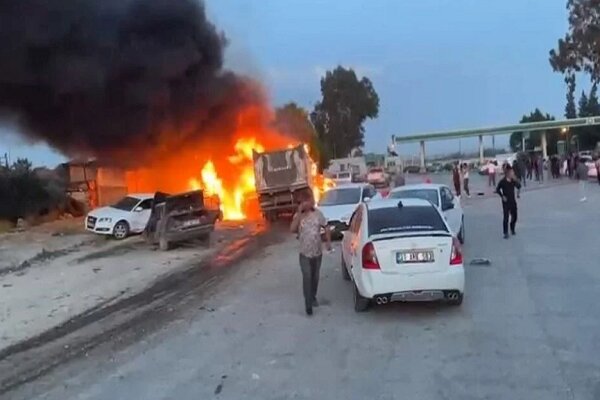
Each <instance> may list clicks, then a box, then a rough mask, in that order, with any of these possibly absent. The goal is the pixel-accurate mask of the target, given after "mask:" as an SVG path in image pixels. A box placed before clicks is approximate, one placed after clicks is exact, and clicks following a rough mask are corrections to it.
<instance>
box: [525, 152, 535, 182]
mask: <svg viewBox="0 0 600 400" xmlns="http://www.w3.org/2000/svg"><path fill="white" fill-rule="evenodd" d="M525 178H526V179H529V180H532V179H533V162H532V160H531V156H528V157H527V176H526V177H525Z"/></svg>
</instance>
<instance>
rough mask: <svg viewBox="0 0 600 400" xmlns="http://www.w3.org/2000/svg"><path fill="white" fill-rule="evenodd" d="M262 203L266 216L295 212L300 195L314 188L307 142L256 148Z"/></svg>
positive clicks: (269, 218) (257, 183) (256, 169)
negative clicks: (267, 149) (304, 143)
mask: <svg viewBox="0 0 600 400" xmlns="http://www.w3.org/2000/svg"><path fill="white" fill-rule="evenodd" d="M252 153H253V160H254V178H255V182H256V193H257V195H258V203H259V207H260V210H261V212H262V213H263V216H264V217H265V219H267V220H269V221H273V220H275V219H277V217H278V216H279V215H280V214H285V213H293V212H294V211H295V210H296V208H297V207H298V198H299V197H298V195H299V194H300V193H301V192H304V191H309V190H311V189H312V179H311V163H310V158H309V156H308V153H307V152H306V149H305V148H304V145H298V146H296V147H294V148H289V149H281V150H275V151H268V152H264V153H259V152H257V151H253V152H252Z"/></svg>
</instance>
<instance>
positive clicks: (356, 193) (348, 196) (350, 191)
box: [319, 188, 360, 206]
mask: <svg viewBox="0 0 600 400" xmlns="http://www.w3.org/2000/svg"><path fill="white" fill-rule="evenodd" d="M359 202H360V188H346V189H333V190H329V191H327V192H325V193H324V194H323V198H322V199H321V201H319V205H320V206H339V205H343V204H358V203H359Z"/></svg>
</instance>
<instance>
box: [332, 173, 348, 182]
mask: <svg viewBox="0 0 600 400" xmlns="http://www.w3.org/2000/svg"><path fill="white" fill-rule="evenodd" d="M333 181H334V182H335V184H336V185H345V184H348V183H352V173H350V172H337V173H336V174H334V176H333Z"/></svg>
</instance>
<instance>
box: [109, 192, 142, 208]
mask: <svg viewBox="0 0 600 400" xmlns="http://www.w3.org/2000/svg"><path fill="white" fill-rule="evenodd" d="M139 202H140V199H137V198H135V197H129V196H127V197H123V198H122V199H121V200H119V201H118V202H116V203H115V204H113V205H111V207H112V208H116V209H119V210H123V211H131V210H133V207H135V206H136V205H137V203H139Z"/></svg>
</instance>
